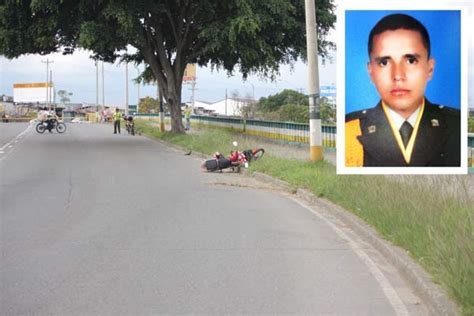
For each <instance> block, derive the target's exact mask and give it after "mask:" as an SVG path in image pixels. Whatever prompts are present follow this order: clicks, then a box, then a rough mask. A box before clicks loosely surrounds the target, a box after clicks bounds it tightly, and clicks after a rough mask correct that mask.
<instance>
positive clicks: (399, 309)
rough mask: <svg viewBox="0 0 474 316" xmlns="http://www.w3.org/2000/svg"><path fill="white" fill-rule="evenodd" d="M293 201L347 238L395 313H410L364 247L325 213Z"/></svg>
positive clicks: (402, 314) (401, 315)
mask: <svg viewBox="0 0 474 316" xmlns="http://www.w3.org/2000/svg"><path fill="white" fill-rule="evenodd" d="M292 200H293V201H295V202H296V203H298V204H299V205H301V206H302V207H304V208H305V209H307V210H308V211H310V212H311V213H313V214H314V215H316V216H317V217H319V218H320V219H322V220H323V221H325V222H326V223H327V224H328V225H329V226H330V227H331V228H332V229H333V230H334V231H335V232H336V234H338V235H339V237H341V238H342V239H344V240H347V241H348V242H349V246H350V247H351V249H352V250H353V251H354V252H355V253H356V254H357V256H359V258H360V259H361V260H362V261H363V262H364V263H365V265H366V266H367V268H369V271H370V273H371V274H372V275H373V276H374V278H375V279H376V280H377V282H378V283H379V285H380V287H381V288H382V291H383V293H384V294H385V297H387V299H388V301H389V302H390V305H392V307H393V309H394V311H395V313H396V314H397V315H400V316H405V315H410V314H409V313H408V310H407V308H406V306H405V304H404V303H403V302H402V300H401V299H400V296H398V294H397V292H396V291H395V289H394V288H393V287H392V285H391V284H390V282H389V281H388V280H387V278H386V277H385V275H384V274H383V273H382V271H380V269H379V268H378V267H377V265H376V264H375V262H374V261H372V259H370V257H369V255H367V253H365V251H364V250H362V247H360V246H359V245H358V244H357V243H356V242H355V241H353V240H352V239H351V238H349V237H348V236H347V234H346V233H344V232H343V231H342V230H341V229H339V228H338V227H337V226H336V225H335V224H334V223H332V222H331V221H330V220H329V219H327V218H325V217H324V216H323V215H321V214H319V213H318V212H317V211H315V210H313V209H312V208H310V207H309V206H307V205H305V204H303V203H302V202H300V201H298V200H297V199H295V198H292Z"/></svg>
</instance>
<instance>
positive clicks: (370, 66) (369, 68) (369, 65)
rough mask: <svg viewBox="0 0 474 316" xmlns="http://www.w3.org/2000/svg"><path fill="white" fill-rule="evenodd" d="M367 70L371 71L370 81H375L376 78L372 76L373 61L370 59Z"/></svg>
mask: <svg viewBox="0 0 474 316" xmlns="http://www.w3.org/2000/svg"><path fill="white" fill-rule="evenodd" d="M367 71H368V72H369V77H370V81H372V82H374V79H373V77H372V63H371V62H370V60H369V61H368V63H367Z"/></svg>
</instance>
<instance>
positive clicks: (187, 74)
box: [183, 64, 196, 81]
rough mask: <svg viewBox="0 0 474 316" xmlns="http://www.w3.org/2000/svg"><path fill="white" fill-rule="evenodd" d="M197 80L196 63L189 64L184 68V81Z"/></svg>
mask: <svg viewBox="0 0 474 316" xmlns="http://www.w3.org/2000/svg"><path fill="white" fill-rule="evenodd" d="M193 80H196V64H188V65H187V66H186V69H185V70H184V76H183V81H193Z"/></svg>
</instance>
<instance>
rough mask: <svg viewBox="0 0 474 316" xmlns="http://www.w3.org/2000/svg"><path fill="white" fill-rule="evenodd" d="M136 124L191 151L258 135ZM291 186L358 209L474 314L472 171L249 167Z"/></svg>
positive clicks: (274, 161) (273, 163) (288, 163)
mask: <svg viewBox="0 0 474 316" xmlns="http://www.w3.org/2000/svg"><path fill="white" fill-rule="evenodd" d="M137 126H138V130H139V131H141V132H142V133H144V134H146V135H149V136H153V137H156V138H159V139H162V140H164V141H167V142H170V143H173V144H175V145H179V146H182V147H183V148H186V149H187V150H194V151H199V152H202V153H205V154H211V153H212V152H214V151H219V152H222V153H228V152H229V151H230V150H232V149H233V146H232V141H234V140H237V141H238V142H239V148H241V149H246V148H252V147H255V146H256V145H257V141H256V140H255V139H252V138H248V137H245V136H242V135H236V134H232V133H230V132H226V131H223V130H218V131H216V130H203V131H202V132H200V133H196V134H187V135H177V134H172V133H160V132H159V129H158V128H157V127H156V126H152V125H151V123H149V122H137ZM251 170H253V171H259V172H262V173H265V174H268V175H270V176H273V177H275V178H278V179H282V180H284V181H287V182H288V183H290V184H291V185H293V186H295V187H299V188H305V189H308V190H310V191H311V192H312V193H313V194H315V195H316V196H318V197H323V198H325V199H328V200H330V201H331V202H333V203H335V204H338V205H340V206H342V207H344V208H345V209H347V210H349V211H350V212H352V213H354V214H356V215H357V216H358V217H360V218H361V219H363V220H364V221H365V222H366V223H368V224H369V225H371V226H372V227H374V228H375V229H376V230H377V231H378V232H379V234H380V235H381V236H383V237H384V238H385V239H387V240H390V241H391V242H393V243H394V244H396V245H398V246H400V247H402V248H404V249H406V250H407V251H408V252H409V254H410V255H411V256H412V257H413V258H414V259H415V260H416V261H417V262H418V263H419V264H420V265H421V266H422V267H424V269H425V270H426V271H428V272H429V273H430V274H431V276H432V277H433V280H434V281H435V282H436V283H438V284H440V285H441V286H443V287H444V288H445V289H447V291H448V293H449V294H450V295H451V297H452V298H453V299H454V300H455V301H456V302H457V303H458V304H459V306H460V307H461V308H462V313H463V314H464V315H474V295H473V293H474V206H473V205H474V197H473V196H472V193H470V192H472V191H470V188H469V182H468V179H467V177H468V176H443V175H440V176H430V177H427V176H372V175H363V176H360V175H359V176H357V175H336V168H335V167H334V166H333V165H331V164H329V163H327V162H310V161H300V160H294V159H285V158H282V157H276V156H272V155H271V153H269V152H267V153H266V154H265V157H264V159H262V160H261V161H257V162H256V163H254V164H253V165H252V166H251Z"/></svg>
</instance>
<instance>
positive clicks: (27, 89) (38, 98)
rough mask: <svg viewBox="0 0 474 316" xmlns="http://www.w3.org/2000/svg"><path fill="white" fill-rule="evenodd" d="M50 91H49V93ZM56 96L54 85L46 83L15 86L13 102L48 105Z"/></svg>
mask: <svg viewBox="0 0 474 316" xmlns="http://www.w3.org/2000/svg"><path fill="white" fill-rule="evenodd" d="M48 90H49V91H48ZM48 96H49V99H50V100H52V99H53V98H52V97H51V96H54V85H53V84H52V83H46V82H36V83H15V84H13V102H15V103H47V102H48Z"/></svg>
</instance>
